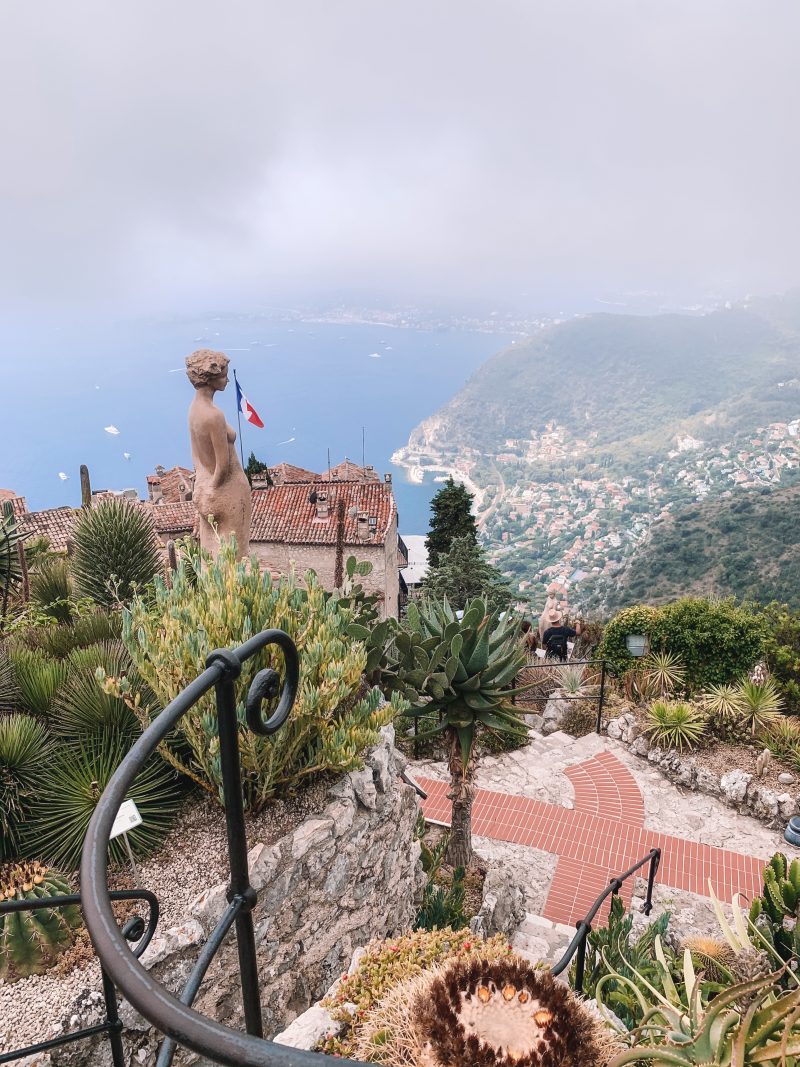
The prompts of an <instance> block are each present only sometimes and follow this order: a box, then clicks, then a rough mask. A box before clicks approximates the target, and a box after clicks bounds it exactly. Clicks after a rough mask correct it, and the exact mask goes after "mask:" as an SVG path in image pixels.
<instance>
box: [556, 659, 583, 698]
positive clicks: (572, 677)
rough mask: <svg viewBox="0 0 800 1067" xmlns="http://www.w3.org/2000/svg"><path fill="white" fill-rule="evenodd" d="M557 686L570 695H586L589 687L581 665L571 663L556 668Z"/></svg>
mask: <svg viewBox="0 0 800 1067" xmlns="http://www.w3.org/2000/svg"><path fill="white" fill-rule="evenodd" d="M558 688H559V689H560V690H561V691H562V692H564V693H566V694H567V696H571V697H582V696H588V694H589V692H590V689H591V687H590V686H589V684H588V683H587V681H586V676H585V674H584V672H583V667H578V666H576V665H574V664H571V663H567V664H565V665H564V666H563V667H559V668H558Z"/></svg>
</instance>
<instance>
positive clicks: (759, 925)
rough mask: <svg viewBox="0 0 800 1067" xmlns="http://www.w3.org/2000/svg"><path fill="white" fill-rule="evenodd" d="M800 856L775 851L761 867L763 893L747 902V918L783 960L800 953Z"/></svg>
mask: <svg viewBox="0 0 800 1067" xmlns="http://www.w3.org/2000/svg"><path fill="white" fill-rule="evenodd" d="M798 917H800V860H792V862H791V864H789V863H787V860H786V857H785V856H784V855H783V853H782V852H776V853H775V855H774V856H773V857H772V859H771V860H770V861H769V863H768V864H767V866H766V867H765V868H764V895H763V896H761V897H756V898H755V900H754V901H753V903H752V905H751V906H750V921H751V922H752V923H754V924H755V926H756V929H757V930H758V931H759V933H760V934H762V936H763V937H765V938H766V940H767V941H768V942H770V943H771V944H772V945H773V947H774V948H775V950H776V951H777V952H778V954H779V955H780V956H781V958H782V959H784V960H789V959H792V958H793V957H798V956H800V924H798V922H797V920H798Z"/></svg>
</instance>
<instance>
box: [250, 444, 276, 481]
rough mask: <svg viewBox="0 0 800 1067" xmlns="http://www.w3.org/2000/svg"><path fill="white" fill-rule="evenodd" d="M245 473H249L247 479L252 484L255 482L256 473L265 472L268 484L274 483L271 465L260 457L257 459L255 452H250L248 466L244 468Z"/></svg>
mask: <svg viewBox="0 0 800 1067" xmlns="http://www.w3.org/2000/svg"><path fill="white" fill-rule="evenodd" d="M244 473H245V474H246V475H247V480H248V482H250V484H251V485H252V484H253V477H254V476H255V475H256V474H265V475H266V479H265V481H266V483H267V485H272V478H271V477H270V473H269V467H268V466H267V464H266V463H263V462H262V461H261V460H260V459H256V454H255V452H251V453H250V455H249V457H248V460H247V466H246V467H245V468H244Z"/></svg>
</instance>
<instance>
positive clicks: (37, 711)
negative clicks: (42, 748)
mask: <svg viewBox="0 0 800 1067" xmlns="http://www.w3.org/2000/svg"><path fill="white" fill-rule="evenodd" d="M8 658H9V660H10V661H11V666H12V667H13V669H14V678H15V680H16V684H17V689H18V690H19V694H20V707H21V708H22V709H24V710H25V711H29V712H30V713H31V714H32V715H42V716H45V717H46V716H48V715H49V714H50V710H51V708H52V706H53V698H54V697H55V695H56V693H57V692H58V690H59V688H60V686H61V685H63V683H64V680H65V679H66V677H67V666H66V664H65V663H63V662H61V661H60V660H57V659H51V658H50V657H49V656H48V655H47V654H46V653H45V652H42V651H41V649H38V648H25V647H23V646H20V645H13V646H11V647H10V648H9V649H8Z"/></svg>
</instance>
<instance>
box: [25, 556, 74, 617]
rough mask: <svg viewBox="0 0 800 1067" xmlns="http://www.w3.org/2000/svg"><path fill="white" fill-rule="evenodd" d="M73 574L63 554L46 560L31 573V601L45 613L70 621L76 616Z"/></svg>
mask: <svg viewBox="0 0 800 1067" xmlns="http://www.w3.org/2000/svg"><path fill="white" fill-rule="evenodd" d="M71 598H72V575H71V574H70V570H69V564H68V563H67V561H66V560H65V559H63V558H62V557H61V556H56V557H54V558H52V559H48V560H45V561H44V562H43V563H42V564H41V565H40V566H39V567H37V569H36V571H35V572H34V573H33V574H32V575H31V603H32V604H33V605H34V606H35V607H37V608H38V609H39V610H40V611H41V612H42V614H43V615H49V616H50V618H52V619H55V620H56V621H57V622H64V623H69V622H71V621H72V619H73V617H74V611H75V608H74V605H73V603H72V600H71Z"/></svg>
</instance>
